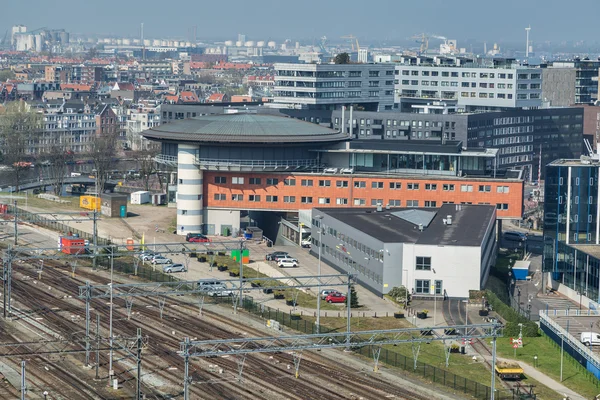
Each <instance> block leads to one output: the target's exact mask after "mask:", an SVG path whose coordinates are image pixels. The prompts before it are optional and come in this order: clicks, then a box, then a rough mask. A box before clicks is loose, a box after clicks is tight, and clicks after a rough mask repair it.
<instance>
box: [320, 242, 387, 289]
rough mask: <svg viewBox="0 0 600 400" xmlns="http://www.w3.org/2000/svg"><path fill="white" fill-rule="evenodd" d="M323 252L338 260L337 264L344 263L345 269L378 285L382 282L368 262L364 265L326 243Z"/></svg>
mask: <svg viewBox="0 0 600 400" xmlns="http://www.w3.org/2000/svg"><path fill="white" fill-rule="evenodd" d="M323 249H324V252H325V254H326V255H329V256H330V257H331V258H334V259H336V260H338V261H339V264H342V265H345V266H346V269H347V270H348V271H349V272H350V271H351V272H353V273H355V274H358V275H360V276H362V277H364V278H367V279H369V280H371V281H373V282H375V283H377V284H379V285H382V284H383V278H382V277H381V275H379V274H378V273H376V272H374V271H372V270H371V269H370V268H369V267H368V264H367V266H366V267H365V266H364V265H362V264H361V263H358V262H356V261H355V260H354V259H352V257H349V256H348V254H347V253H345V252H341V251H340V250H339V249H335V248H332V247H329V246H327V245H325V246H324V248H323ZM367 260H368V259H367Z"/></svg>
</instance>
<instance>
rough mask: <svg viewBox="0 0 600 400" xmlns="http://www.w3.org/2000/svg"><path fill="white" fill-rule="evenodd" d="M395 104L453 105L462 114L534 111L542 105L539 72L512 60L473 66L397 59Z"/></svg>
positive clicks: (468, 62)
mask: <svg viewBox="0 0 600 400" xmlns="http://www.w3.org/2000/svg"><path fill="white" fill-rule="evenodd" d="M395 68H396V72H395V74H396V86H395V89H396V95H397V98H396V99H397V103H399V102H400V103H407V104H411V102H412V101H413V100H427V101H434V100H442V101H450V102H456V104H457V105H458V107H459V109H462V110H465V111H476V110H493V109H506V108H515V107H519V108H535V107H540V106H541V104H542V98H541V93H542V72H541V70H540V69H539V68H533V67H528V66H521V65H519V64H516V63H515V62H514V60H502V62H501V61H499V60H494V61H493V62H490V63H487V64H486V63H477V62H475V60H464V59H458V58H456V59H455V58H446V57H441V58H438V57H435V58H426V57H401V59H400V62H399V63H397V64H396V67H395Z"/></svg>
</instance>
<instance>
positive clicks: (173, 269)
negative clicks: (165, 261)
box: [163, 264, 186, 274]
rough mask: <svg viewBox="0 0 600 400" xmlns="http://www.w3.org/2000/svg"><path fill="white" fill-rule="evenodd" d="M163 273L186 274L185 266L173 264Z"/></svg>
mask: <svg viewBox="0 0 600 400" xmlns="http://www.w3.org/2000/svg"><path fill="white" fill-rule="evenodd" d="M163 272H164V273H167V274H170V273H171V272H186V269H185V265H183V264H171V265H165V266H164V267H163Z"/></svg>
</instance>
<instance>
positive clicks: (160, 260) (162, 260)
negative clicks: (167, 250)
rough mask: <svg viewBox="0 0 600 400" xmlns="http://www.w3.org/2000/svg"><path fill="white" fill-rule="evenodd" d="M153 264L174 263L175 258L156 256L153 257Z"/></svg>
mask: <svg viewBox="0 0 600 400" xmlns="http://www.w3.org/2000/svg"><path fill="white" fill-rule="evenodd" d="M152 264H173V260H171V259H170V258H166V257H163V256H154V257H153V258H152Z"/></svg>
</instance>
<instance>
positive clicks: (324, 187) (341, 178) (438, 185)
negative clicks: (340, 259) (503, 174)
mask: <svg viewBox="0 0 600 400" xmlns="http://www.w3.org/2000/svg"><path fill="white" fill-rule="evenodd" d="M234 181H235V182H236V183H234ZM242 182H243V183H242ZM267 182H269V183H267ZM203 185H204V190H203V192H204V196H203V202H204V207H207V208H226V209H240V210H276V211H298V210H310V209H312V208H313V207H319V208H323V207H340V206H348V207H374V206H377V204H378V203H379V204H381V205H383V206H386V205H390V206H392V207H432V208H435V207H440V206H441V205H442V204H446V203H450V204H491V205H496V206H497V215H498V217H499V218H503V219H519V218H521V215H522V208H523V181H522V180H518V179H514V180H508V179H486V178H480V179H476V178H455V179H449V178H443V179H441V178H439V177H423V176H418V175H415V176H410V177H409V176H394V177H382V176H375V177H374V176H372V175H357V174H353V175H342V174H335V175H334V174H306V173H293V174H285V173H265V174H262V173H261V174H258V173H235V172H213V171H211V172H205V173H204V182H203Z"/></svg>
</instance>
